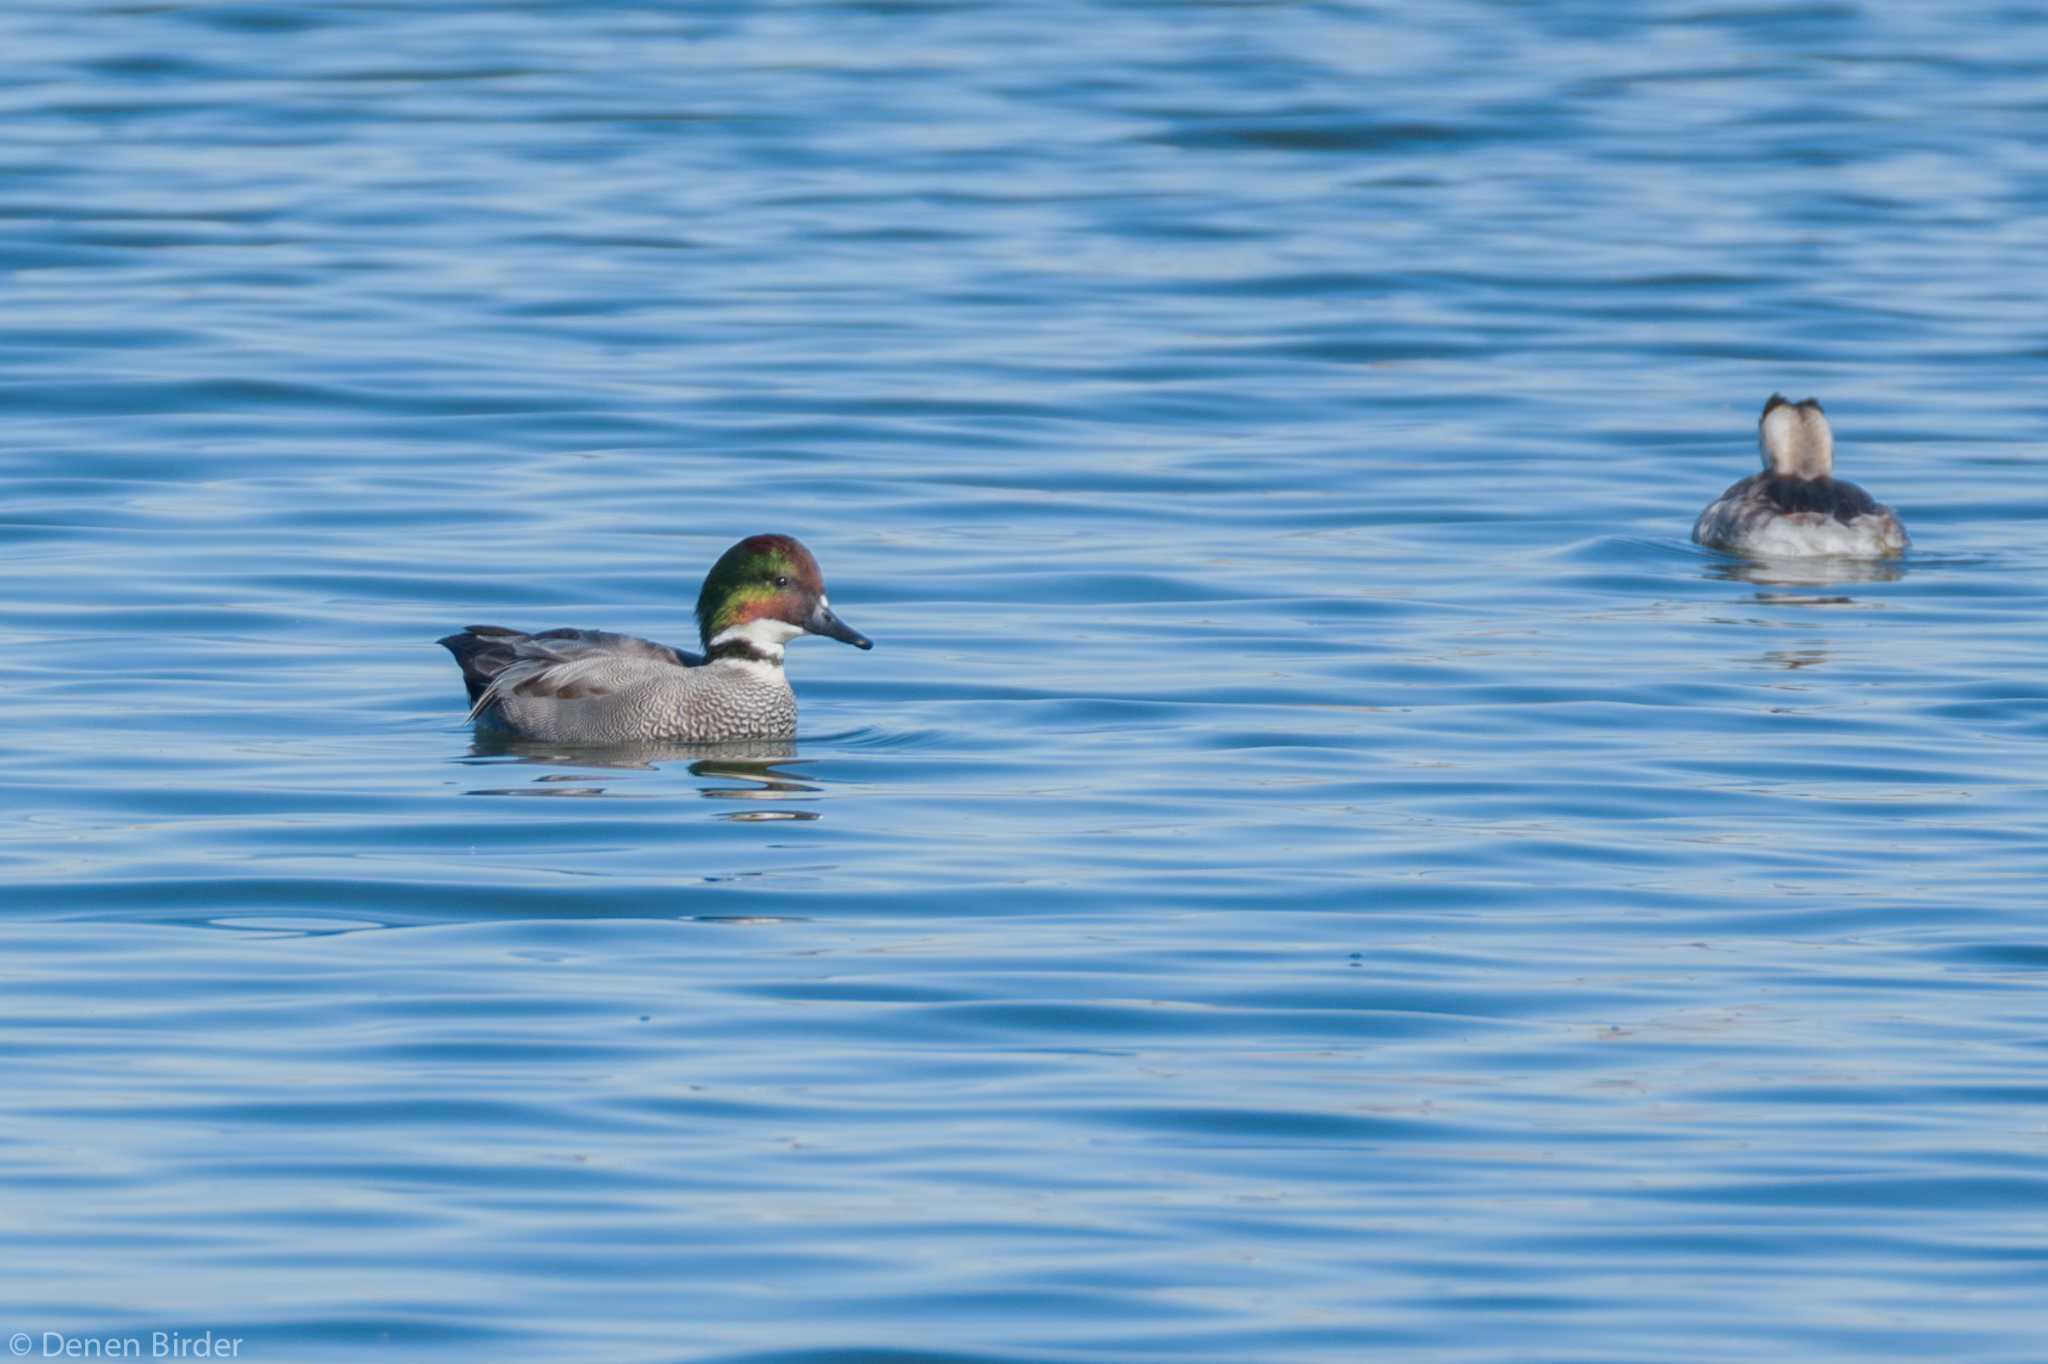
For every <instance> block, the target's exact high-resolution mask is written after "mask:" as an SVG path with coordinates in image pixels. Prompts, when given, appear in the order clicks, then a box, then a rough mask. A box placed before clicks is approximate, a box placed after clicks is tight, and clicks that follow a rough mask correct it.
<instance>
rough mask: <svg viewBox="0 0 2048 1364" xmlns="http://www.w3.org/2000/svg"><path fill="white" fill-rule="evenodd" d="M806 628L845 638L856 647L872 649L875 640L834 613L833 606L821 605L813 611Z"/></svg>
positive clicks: (818, 632)
mask: <svg viewBox="0 0 2048 1364" xmlns="http://www.w3.org/2000/svg"><path fill="white" fill-rule="evenodd" d="M804 629H806V630H809V631H810V632H811V633H812V634H814V635H827V636H830V637H831V638H833V639H843V640H845V641H846V642H847V643H848V644H851V645H852V646H853V647H854V648H856V649H872V648H874V647H875V642H874V641H873V640H871V639H869V638H868V637H867V636H866V635H864V634H862V633H861V632H860V631H858V630H856V629H854V628H853V627H852V626H851V625H848V624H847V623H846V622H845V621H843V620H841V619H839V617H837V616H835V615H833V614H832V608H831V607H829V606H824V605H820V606H818V607H817V608H816V609H815V610H813V611H812V612H811V618H810V619H809V620H807V621H805V622H804Z"/></svg>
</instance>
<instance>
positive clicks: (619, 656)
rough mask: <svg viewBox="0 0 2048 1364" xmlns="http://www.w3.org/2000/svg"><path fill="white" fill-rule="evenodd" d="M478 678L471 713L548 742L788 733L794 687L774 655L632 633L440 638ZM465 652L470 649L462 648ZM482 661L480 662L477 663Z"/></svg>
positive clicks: (476, 629)
mask: <svg viewBox="0 0 2048 1364" xmlns="http://www.w3.org/2000/svg"><path fill="white" fill-rule="evenodd" d="M443 643H444V644H447V645H448V648H449V649H450V651H451V652H454V653H455V655H456V657H457V658H458V659H460V660H462V662H463V671H464V676H465V679H467V678H469V677H471V676H472V675H473V674H472V673H471V660H472V659H474V660H475V661H476V662H477V664H478V665H479V667H480V671H479V672H478V673H477V674H475V675H476V676H477V677H478V678H479V680H481V681H482V682H483V686H482V687H481V688H477V687H475V686H472V689H471V690H472V696H471V700H472V702H473V703H476V712H475V714H476V718H477V720H478V721H479V723H483V724H488V725H491V726H493V727H494V728H498V729H502V730H507V731H509V732H511V733H513V734H517V735H521V736H523V737H525V738H528V739H538V740H541V741H542V742H548V743H575V744H625V743H716V742H720V741H724V740H732V739H792V738H795V737H796V695H795V693H793V692H792V691H791V690H790V688H789V680H788V678H787V677H786V676H785V675H784V673H783V671H782V668H781V666H780V664H775V663H762V662H755V661H753V660H750V659H737V658H715V659H712V660H710V661H709V662H705V661H701V660H699V659H697V658H696V657H695V656H694V655H691V654H686V653H684V652H683V651H682V650H680V649H672V648H670V647H668V646H667V645H665V644H656V643H654V642H653V641H652V640H645V639H636V638H634V637H633V636H631V635H615V634H609V633H606V632H602V631H597V630H573V631H572V630H551V631H548V632H546V633H545V634H543V635H527V634H522V633H520V632H518V631H512V630H503V629H500V628H497V627H491V626H471V627H470V629H469V630H468V631H467V632H466V633H465V634H462V635H451V636H449V639H448V640H444V641H443ZM465 653H467V654H468V657H465V656H464V655H465ZM482 670H488V671H482Z"/></svg>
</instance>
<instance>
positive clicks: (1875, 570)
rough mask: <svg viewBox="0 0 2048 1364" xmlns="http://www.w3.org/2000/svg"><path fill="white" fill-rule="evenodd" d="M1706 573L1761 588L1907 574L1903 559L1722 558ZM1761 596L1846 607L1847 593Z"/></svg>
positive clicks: (1834, 584) (1876, 580) (1828, 584)
mask: <svg viewBox="0 0 2048 1364" xmlns="http://www.w3.org/2000/svg"><path fill="white" fill-rule="evenodd" d="M1705 576H1707V577H1709V578H1719V579H1720V580H1721V581H1723V582H1738V583H1751V584H1754V585H1755V586H1757V587H1765V588H1770V587H1837V586H1842V585H1845V584H1855V583H1895V582H1897V581H1898V580H1899V579H1901V578H1903V577H1905V576H1906V565H1905V562H1904V561H1903V560H1899V559H1829V558H1813V559H1720V560H1716V561H1715V562H1713V563H1710V564H1708V565H1707V567H1706V573H1705ZM1757 595H1758V597H1759V599H1761V600H1767V601H1772V602H1780V603H1784V604H1788V605H1794V606H1843V605H1847V604H1848V603H1849V602H1850V601H1851V600H1852V599H1851V598H1849V597H1845V596H1839V595H1829V596H1807V595H1801V594H1790V593H1783V592H1760V593H1758V594H1757Z"/></svg>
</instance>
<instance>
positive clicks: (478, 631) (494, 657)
mask: <svg viewBox="0 0 2048 1364" xmlns="http://www.w3.org/2000/svg"><path fill="white" fill-rule="evenodd" d="M530 638H532V636H530V635H528V634H527V633H526V632H525V631H524V630H507V629H506V628H505V627H504V626H502V625H468V626H464V627H463V630H462V633H460V634H456V635H444V636H443V637H442V638H440V639H438V640H436V641H435V643H437V644H439V645H440V646H441V647H442V648H444V649H446V650H447V651H448V652H449V653H451V654H454V655H455V661H456V663H457V664H459V665H460V666H461V668H462V685H463V686H464V687H466V688H468V690H469V704H470V708H471V711H472V713H474V712H475V710H476V708H478V707H479V706H481V705H482V704H483V699H484V693H485V692H487V691H489V690H490V689H491V683H493V682H495V681H497V680H498V674H499V673H501V672H503V671H505V669H506V668H508V667H510V666H511V665H512V664H513V663H514V662H516V661H517V660H518V658H519V645H520V644H521V643H522V642H523V641H525V640H527V639H530Z"/></svg>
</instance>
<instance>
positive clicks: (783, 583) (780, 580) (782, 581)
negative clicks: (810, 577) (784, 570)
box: [775, 575, 789, 587]
mask: <svg viewBox="0 0 2048 1364" xmlns="http://www.w3.org/2000/svg"><path fill="white" fill-rule="evenodd" d="M775 585H776V586H777V587H788V586H789V579H787V578H785V577H782V576H780V575H777V577H776V579H775Z"/></svg>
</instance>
